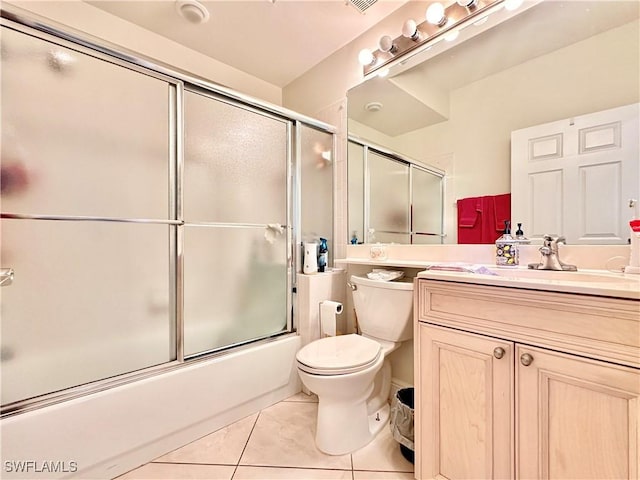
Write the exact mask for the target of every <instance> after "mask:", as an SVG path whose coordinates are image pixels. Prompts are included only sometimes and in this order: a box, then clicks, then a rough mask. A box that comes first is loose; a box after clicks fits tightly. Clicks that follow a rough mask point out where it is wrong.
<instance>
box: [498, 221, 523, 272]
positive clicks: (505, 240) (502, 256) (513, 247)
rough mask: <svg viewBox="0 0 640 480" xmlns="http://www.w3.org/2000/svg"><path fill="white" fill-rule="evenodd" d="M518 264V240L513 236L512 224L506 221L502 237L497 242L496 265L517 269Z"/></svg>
mask: <svg viewBox="0 0 640 480" xmlns="http://www.w3.org/2000/svg"><path fill="white" fill-rule="evenodd" d="M518 264H519V258H518V240H516V239H515V238H513V236H512V235H511V222H510V221H509V220H505V221H504V231H503V232H502V236H501V237H500V238H498V239H497V240H496V265H497V266H498V267H517V266H518Z"/></svg>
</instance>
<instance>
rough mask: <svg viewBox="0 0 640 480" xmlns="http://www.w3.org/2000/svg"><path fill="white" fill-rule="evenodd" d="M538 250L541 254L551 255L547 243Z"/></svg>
mask: <svg viewBox="0 0 640 480" xmlns="http://www.w3.org/2000/svg"><path fill="white" fill-rule="evenodd" d="M538 250H540V253H541V254H542V255H551V247H549V246H548V245H543V246H542V247H540V248H539V249H538Z"/></svg>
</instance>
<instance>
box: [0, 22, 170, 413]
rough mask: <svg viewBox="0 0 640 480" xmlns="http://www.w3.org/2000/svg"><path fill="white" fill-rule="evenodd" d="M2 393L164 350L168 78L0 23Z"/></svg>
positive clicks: (129, 363) (5, 396)
mask: <svg viewBox="0 0 640 480" xmlns="http://www.w3.org/2000/svg"><path fill="white" fill-rule="evenodd" d="M2 30H3V31H2V79H1V80H2V117H1V121H2V138H1V140H2V150H1V164H0V167H1V172H0V175H1V179H2V205H1V206H2V212H3V219H2V223H1V227H0V228H1V233H2V243H1V251H0V262H1V264H0V266H1V267H3V268H12V269H13V271H14V272H15V276H14V280H13V282H12V284H11V285H8V286H3V287H2V289H1V290H0V294H1V314H2V331H1V333H2V345H1V368H2V372H1V373H2V404H3V405H4V404H7V403H11V402H14V401H18V400H23V399H27V398H30V397H36V396H39V395H43V394H47V393H51V392H56V391H59V390H63V389H66V388H69V387H74V386H78V385H82V384H85V383H88V382H92V381H95V380H99V379H105V378H109V377H113V376H116V375H119V374H123V373H126V372H131V371H134V370H140V369H144V368H147V367H151V366H154V365H158V364H162V363H166V362H170V361H171V360H174V359H175V358H176V348H175V311H174V310H175V309H174V306H172V300H171V291H172V289H173V286H172V281H171V278H172V275H171V271H172V267H171V262H170V254H171V251H172V248H173V247H174V240H173V239H175V228H176V227H175V226H174V225H172V223H173V222H172V220H173V219H172V217H171V208H170V204H171V201H170V195H169V192H170V190H171V188H170V177H171V175H170V170H171V168H172V161H173V160H172V152H171V148H170V147H171V146H170V140H169V121H170V111H171V108H172V98H174V97H175V95H174V91H175V86H174V85H172V84H170V83H169V82H167V81H165V80H163V79H161V78H157V77H153V76H149V75H145V74H142V73H139V72H135V71H133V70H130V69H127V68H124V67H122V66H120V65H117V64H115V63H112V62H107V61H105V60H103V59H100V58H96V57H93V56H90V55H88V54H85V53H81V52H80V51H77V50H74V49H71V48H68V47H65V46H62V45H60V44H56V43H53V42H50V41H45V40H43V39H39V38H34V37H32V36H28V35H25V34H23V33H20V32H17V31H14V30H12V29H8V28H3V29H2Z"/></svg>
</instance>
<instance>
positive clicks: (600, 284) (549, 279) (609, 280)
mask: <svg viewBox="0 0 640 480" xmlns="http://www.w3.org/2000/svg"><path fill="white" fill-rule="evenodd" d="M423 265H424V263H423ZM475 267H478V266H475ZM481 267H482V266H481ZM483 267H484V268H486V270H488V272H489V273H484V274H483V273H472V272H458V271H437V270H425V271H422V272H419V273H418V278H424V279H429V280H441V281H446V282H458V283H470V284H477V285H493V286H498V287H510V288H525V289H532V290H545V291H550V292H564V293H577V294H583V295H596V296H602V297H614V298H627V299H633V300H640V275H635V274H625V273H612V272H609V271H605V270H579V271H577V272H558V271H552V270H531V269H527V268H526V267H517V268H499V267H495V266H486V265H485V266H483ZM639 312H640V310H639Z"/></svg>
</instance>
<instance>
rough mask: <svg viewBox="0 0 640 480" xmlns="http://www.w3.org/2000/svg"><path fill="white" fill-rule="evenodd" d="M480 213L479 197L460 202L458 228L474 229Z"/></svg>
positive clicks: (464, 199)
mask: <svg viewBox="0 0 640 480" xmlns="http://www.w3.org/2000/svg"><path fill="white" fill-rule="evenodd" d="M479 213H480V199H479V198H477V197H471V198H463V199H461V200H458V226H459V227H468V228H472V227H473V226H474V225H475V224H476V222H477V220H478V214H479Z"/></svg>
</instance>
